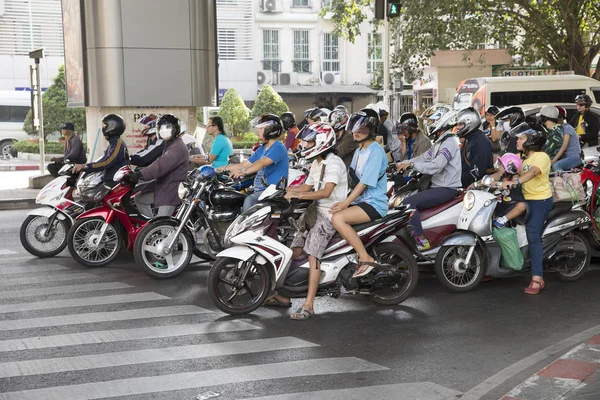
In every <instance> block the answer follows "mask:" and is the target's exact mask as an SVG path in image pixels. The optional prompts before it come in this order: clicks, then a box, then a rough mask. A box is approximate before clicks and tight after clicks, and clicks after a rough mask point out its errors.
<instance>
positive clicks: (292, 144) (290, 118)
mask: <svg viewBox="0 0 600 400" xmlns="http://www.w3.org/2000/svg"><path fill="white" fill-rule="evenodd" d="M280 118H281V124H282V125H283V129H284V130H285V131H286V132H287V136H286V137H285V148H286V149H287V150H290V149H291V150H292V151H295V150H296V149H297V148H298V143H300V140H298V139H297V136H298V127H297V126H296V117H295V116H294V114H292V113H291V112H289V111H286V112H284V113H283V114H281V117H280Z"/></svg>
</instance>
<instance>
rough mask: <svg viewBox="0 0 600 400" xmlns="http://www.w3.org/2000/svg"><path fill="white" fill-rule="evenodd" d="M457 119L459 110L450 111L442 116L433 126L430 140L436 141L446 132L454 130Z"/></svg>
mask: <svg viewBox="0 0 600 400" xmlns="http://www.w3.org/2000/svg"><path fill="white" fill-rule="evenodd" d="M457 117H458V111H457V110H450V111H448V112H447V113H446V114H444V115H442V117H441V118H440V119H439V120H438V121H437V122H436V123H435V124H434V125H433V127H432V129H431V134H430V135H429V138H430V139H431V140H435V139H437V138H438V136H441V134H443V133H444V132H446V131H449V130H450V129H452V128H454V127H455V126H456V122H457Z"/></svg>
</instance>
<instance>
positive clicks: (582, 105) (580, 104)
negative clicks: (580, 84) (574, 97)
mask: <svg viewBox="0 0 600 400" xmlns="http://www.w3.org/2000/svg"><path fill="white" fill-rule="evenodd" d="M585 106H586V104H585V103H577V107H585Z"/></svg>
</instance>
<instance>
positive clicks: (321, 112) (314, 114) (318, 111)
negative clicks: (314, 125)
mask: <svg viewBox="0 0 600 400" xmlns="http://www.w3.org/2000/svg"><path fill="white" fill-rule="evenodd" d="M330 113H331V111H329V109H327V108H314V109H313V110H312V111H311V112H310V113H309V114H308V116H307V117H306V118H308V119H312V120H313V121H316V120H317V119H318V120H319V121H326V120H327V118H328V117H329V114H330Z"/></svg>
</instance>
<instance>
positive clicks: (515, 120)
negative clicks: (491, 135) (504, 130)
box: [496, 106, 525, 128]
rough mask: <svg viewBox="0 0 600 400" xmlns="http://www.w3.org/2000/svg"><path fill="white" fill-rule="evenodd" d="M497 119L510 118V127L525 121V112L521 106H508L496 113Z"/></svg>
mask: <svg viewBox="0 0 600 400" xmlns="http://www.w3.org/2000/svg"><path fill="white" fill-rule="evenodd" d="M496 119H497V120H500V121H503V120H505V119H508V120H510V127H511V128H514V127H516V126H517V125H519V124H521V123H523V122H525V113H524V112H523V109H522V108H521V107H514V106H513V107H508V108H505V109H504V110H502V111H500V112H499V113H498V114H496Z"/></svg>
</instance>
